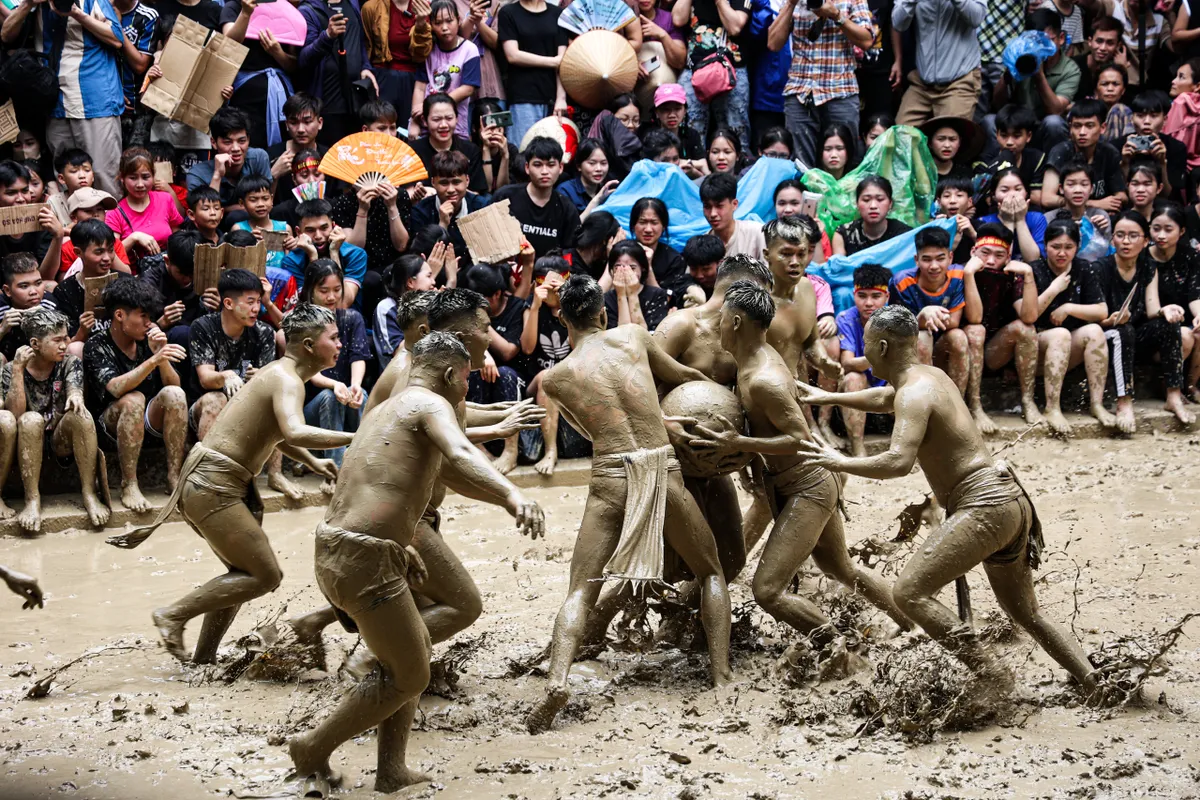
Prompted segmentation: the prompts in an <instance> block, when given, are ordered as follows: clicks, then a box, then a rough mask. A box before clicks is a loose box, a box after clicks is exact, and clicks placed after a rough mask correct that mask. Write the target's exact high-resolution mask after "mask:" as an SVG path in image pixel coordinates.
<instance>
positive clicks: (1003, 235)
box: [975, 222, 1013, 250]
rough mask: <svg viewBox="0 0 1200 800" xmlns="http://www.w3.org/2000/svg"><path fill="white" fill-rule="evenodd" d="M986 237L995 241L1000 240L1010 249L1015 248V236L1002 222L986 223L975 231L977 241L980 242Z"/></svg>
mask: <svg viewBox="0 0 1200 800" xmlns="http://www.w3.org/2000/svg"><path fill="white" fill-rule="evenodd" d="M985 236H989V237H991V238H993V239H1000V240H1001V241H1003V242H1004V243H1005V244H1007V245H1008V247H1009V249H1010V250H1011V249H1012V246H1013V234H1012V231H1010V230H1009V229H1008V228H1006V227H1005V226H1004V225H1003V224H1002V223H1000V222H985V223H983V224H982V225H980V226H979V227H978V228H976V229H975V241H979V240H980V239H982V238H983V237H985Z"/></svg>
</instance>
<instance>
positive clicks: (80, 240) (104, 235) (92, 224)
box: [71, 219, 117, 253]
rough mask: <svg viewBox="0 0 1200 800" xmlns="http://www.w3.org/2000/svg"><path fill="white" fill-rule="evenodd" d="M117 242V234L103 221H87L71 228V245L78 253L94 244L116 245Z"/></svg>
mask: <svg viewBox="0 0 1200 800" xmlns="http://www.w3.org/2000/svg"><path fill="white" fill-rule="evenodd" d="M116 241H117V237H116V234H114V233H113V230H112V228H110V227H108V225H107V223H105V222H104V220H102V219H85V220H83V221H82V222H76V223H75V225H74V226H72V228H71V244H73V245H75V251H76V252H77V253H82V252H83V251H84V250H87V249H88V248H89V247H91V246H92V245H94V244H106V245H115V244H116Z"/></svg>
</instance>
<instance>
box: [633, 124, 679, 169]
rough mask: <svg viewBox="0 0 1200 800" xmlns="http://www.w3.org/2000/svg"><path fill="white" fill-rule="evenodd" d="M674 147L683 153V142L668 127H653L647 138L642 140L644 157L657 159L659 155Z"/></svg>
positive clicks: (652, 159)
mask: <svg viewBox="0 0 1200 800" xmlns="http://www.w3.org/2000/svg"><path fill="white" fill-rule="evenodd" d="M672 147H674V148H675V151H676V152H678V153H679V154H680V155H682V154H683V144H682V143H680V141H679V137H678V136H676V135H675V134H673V133H671V132H670V131H669V130H667V129H666V128H651V129H650V130H649V131H647V132H646V138H644V139H643V140H642V158H647V159H649V160H651V161H657V160H658V157H659V156H661V155H662V154H663V153H664V152H666V151H667V150H670V149H671V148H672Z"/></svg>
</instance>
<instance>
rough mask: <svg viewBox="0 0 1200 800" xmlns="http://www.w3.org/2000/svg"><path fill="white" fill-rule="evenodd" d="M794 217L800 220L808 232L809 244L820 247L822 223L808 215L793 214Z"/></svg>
mask: <svg viewBox="0 0 1200 800" xmlns="http://www.w3.org/2000/svg"><path fill="white" fill-rule="evenodd" d="M792 216H793V217H795V218H796V219H798V220H800V222H801V223H802V224H803V225H804V227H805V229H807V230H808V243H809V244H810V245H812V246H813V247H816V246H817V245H819V244H820V243H821V223H819V222H817V221H816V220H815V219H813V218H812V217H810V216H809V215H808V214H793V215H792Z"/></svg>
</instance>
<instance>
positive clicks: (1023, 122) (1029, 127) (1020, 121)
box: [996, 103, 1038, 133]
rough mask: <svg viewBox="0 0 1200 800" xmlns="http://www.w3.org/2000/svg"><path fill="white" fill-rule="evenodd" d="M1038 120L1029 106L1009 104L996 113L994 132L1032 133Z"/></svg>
mask: <svg viewBox="0 0 1200 800" xmlns="http://www.w3.org/2000/svg"><path fill="white" fill-rule="evenodd" d="M1037 126H1038V119H1037V115H1036V114H1034V113H1033V109H1032V108H1030V107H1029V106H1022V105H1018V104H1016V103H1009V104H1008V105H1006V106H1005V107H1004V108H1002V109H1000V110H999V111H998V112H997V113H996V131H997V132H998V133H1019V132H1020V131H1025V132H1026V133H1033V132H1034V131H1035V130H1037Z"/></svg>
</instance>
